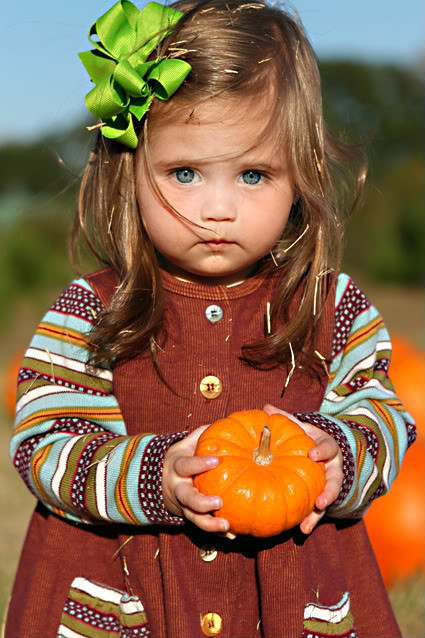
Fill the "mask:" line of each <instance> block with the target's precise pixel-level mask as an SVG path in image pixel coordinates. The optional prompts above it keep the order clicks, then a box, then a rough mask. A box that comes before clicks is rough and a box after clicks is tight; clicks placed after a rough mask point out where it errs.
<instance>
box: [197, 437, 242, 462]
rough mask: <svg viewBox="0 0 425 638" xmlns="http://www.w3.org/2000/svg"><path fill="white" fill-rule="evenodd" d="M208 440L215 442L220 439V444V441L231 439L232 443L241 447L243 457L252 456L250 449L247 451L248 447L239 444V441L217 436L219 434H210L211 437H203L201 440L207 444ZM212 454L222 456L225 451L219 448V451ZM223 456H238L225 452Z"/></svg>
mask: <svg viewBox="0 0 425 638" xmlns="http://www.w3.org/2000/svg"><path fill="white" fill-rule="evenodd" d="M207 441H214V442H215V441H218V444H220V441H224V442H225V443H227V442H228V441H230V443H231V444H232V445H234V446H235V447H237V448H239V449H240V450H241V458H250V454H249V451H247V450H246V448H244V447H242V445H239V444H238V443H235V442H234V441H232V440H230V439H225V438H221V437H220V436H217V435H214V436H209V437H206V438H204V439H202V441H201V443H202V445H204V444H206V443H207ZM211 454H212V455H213V456H214V455H217V456H221V455H223V452H222V451H221V450H219V451H218V452H217V453H216V452H214V453H213V452H211ZM223 456H226V458H230V456H234V457H236V454H232V455H227V454H225V455H223ZM236 458H237V457H236Z"/></svg>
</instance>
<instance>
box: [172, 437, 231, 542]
mask: <svg viewBox="0 0 425 638" xmlns="http://www.w3.org/2000/svg"><path fill="white" fill-rule="evenodd" d="M207 427H208V426H207V425H203V426H201V427H200V428H197V429H196V430H194V431H193V432H191V433H190V434H189V435H188V436H187V437H186V438H184V439H183V440H182V441H179V442H178V443H174V445H172V446H171V447H170V448H169V449H168V451H167V453H166V454H165V457H164V470H163V474H162V492H163V497H164V503H165V507H166V508H167V510H168V511H169V512H170V513H171V514H175V515H177V516H184V517H185V518H187V519H188V520H189V521H191V522H192V523H194V524H195V525H197V526H198V527H200V528H201V529H203V530H205V531H206V532H227V531H228V529H229V523H228V521H226V520H225V519H224V518H216V517H215V516H212V515H211V514H209V512H211V511H212V510H218V509H220V507H221V506H222V503H221V499H220V498H219V497H218V496H206V495H205V494H202V493H201V492H199V490H197V489H196V487H194V485H193V481H192V476H193V475H194V474H199V473H200V472H205V471H206V470H210V469H211V468H213V467H216V465H217V464H218V458H217V457H216V456H193V455H194V452H195V449H196V444H197V442H198V439H199V437H200V436H201V434H202V432H203V431H204V430H205V429H206V428H207Z"/></svg>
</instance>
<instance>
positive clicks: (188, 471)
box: [174, 456, 219, 478]
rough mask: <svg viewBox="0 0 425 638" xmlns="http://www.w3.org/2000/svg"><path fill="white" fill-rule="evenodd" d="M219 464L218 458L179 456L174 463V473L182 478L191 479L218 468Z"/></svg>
mask: <svg viewBox="0 0 425 638" xmlns="http://www.w3.org/2000/svg"><path fill="white" fill-rule="evenodd" d="M218 463H219V461H218V458H217V457H216V456H179V457H177V458H176V459H175V461H174V471H175V472H176V474H178V476H181V477H182V478H191V477H192V476H193V475H194V474H200V473H201V472H206V471H207V470H211V469H212V468H214V467H217V465H218Z"/></svg>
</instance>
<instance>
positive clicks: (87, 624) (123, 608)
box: [57, 577, 151, 638]
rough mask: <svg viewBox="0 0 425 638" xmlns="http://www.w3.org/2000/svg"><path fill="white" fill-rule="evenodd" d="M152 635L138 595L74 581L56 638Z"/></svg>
mask: <svg viewBox="0 0 425 638" xmlns="http://www.w3.org/2000/svg"><path fill="white" fill-rule="evenodd" d="M146 636H151V633H150V631H149V625H148V622H147V618H146V613H145V610H144V608H143V605H142V603H141V601H140V599H139V597H138V596H130V595H129V594H127V593H126V592H124V591H120V590H119V589H114V588H113V587H107V586H106V585H101V584H99V583H95V582H94V581H91V580H87V578H81V577H77V578H74V580H73V582H72V585H71V588H70V590H69V593H68V598H67V600H66V603H65V606H64V608H63V612H62V616H61V624H60V626H59V629H58V634H57V638H141V637H143V638H144V637H146Z"/></svg>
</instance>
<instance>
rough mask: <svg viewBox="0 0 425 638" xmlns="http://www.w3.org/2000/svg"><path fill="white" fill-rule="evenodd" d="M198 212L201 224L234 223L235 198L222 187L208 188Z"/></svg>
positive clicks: (227, 189)
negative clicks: (212, 222) (213, 222)
mask: <svg viewBox="0 0 425 638" xmlns="http://www.w3.org/2000/svg"><path fill="white" fill-rule="evenodd" d="M200 212H201V219H202V221H203V222H208V221H210V222H211V221H216V222H223V221H229V222H230V221H234V220H235V219H236V214H237V206H236V202H235V197H233V196H232V194H231V192H230V189H229V188H226V187H225V186H224V185H220V186H213V187H211V188H208V189H207V190H206V191H205V196H204V199H203V202H202V206H201V211H200Z"/></svg>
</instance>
